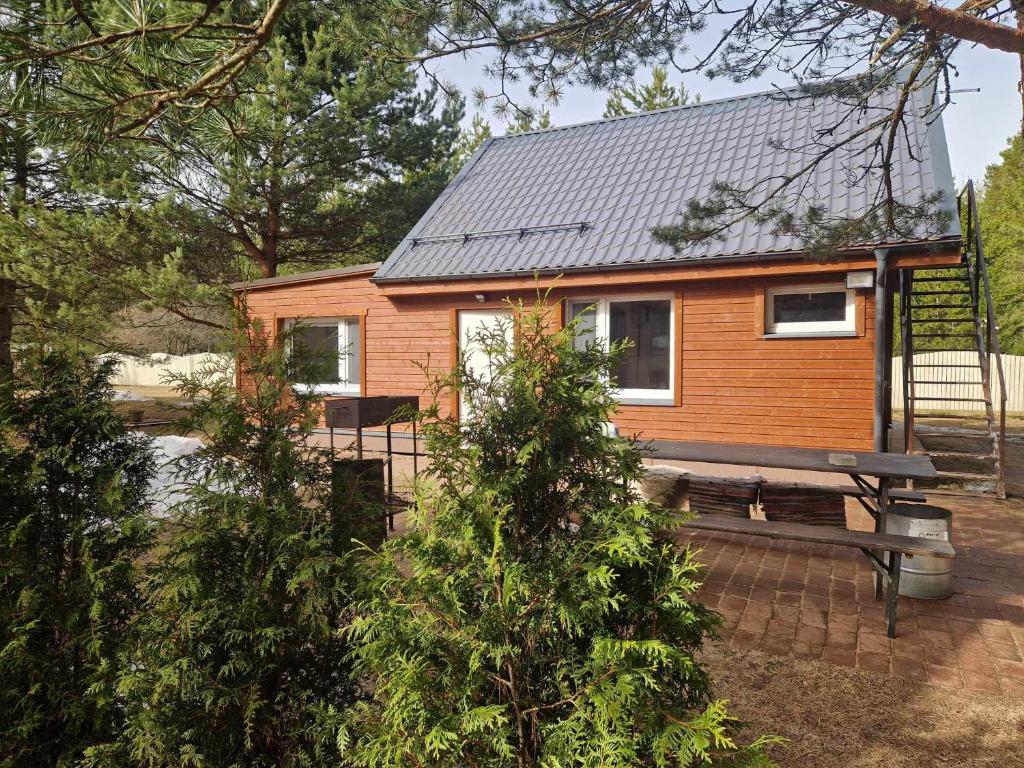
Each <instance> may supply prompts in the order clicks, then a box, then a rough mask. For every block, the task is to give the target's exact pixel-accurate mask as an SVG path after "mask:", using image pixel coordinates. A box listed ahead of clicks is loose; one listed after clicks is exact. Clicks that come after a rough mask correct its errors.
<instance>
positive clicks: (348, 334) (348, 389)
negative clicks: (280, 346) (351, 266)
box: [285, 315, 366, 397]
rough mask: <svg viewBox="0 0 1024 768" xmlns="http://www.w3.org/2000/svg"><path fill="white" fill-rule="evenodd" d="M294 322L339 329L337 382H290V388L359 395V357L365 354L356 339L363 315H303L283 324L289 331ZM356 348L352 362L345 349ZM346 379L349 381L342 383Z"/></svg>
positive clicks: (358, 335) (318, 393) (325, 393)
mask: <svg viewBox="0 0 1024 768" xmlns="http://www.w3.org/2000/svg"><path fill="white" fill-rule="evenodd" d="M296 325H300V326H303V327H315V328H330V327H337V329H338V378H339V379H341V380H342V381H339V382H338V383H336V384H331V383H324V384H306V383H303V382H293V383H292V388H293V389H295V391H296V392H307V393H310V394H317V395H351V396H354V397H358V396H359V395H360V394H361V393H360V379H361V378H362V377H361V376H360V370H359V368H360V365H361V361H362V356H363V355H364V354H366V350H364V349H360V346H359V342H360V336H361V335H362V334H361V329H362V318H361V317H359V316H355V315H350V316H346V317H310V318H302V319H299V320H286V321H285V327H286V328H287V329H288V330H292V329H293V328H294V327H295V326H296ZM353 348H355V350H356V355H355V357H356V364H355V365H353V360H352V358H353V356H352V354H351V353H349V352H348V350H351V349H353ZM291 354H292V340H291V338H289V340H288V355H289V357H290V356H291ZM343 382H348V383H343Z"/></svg>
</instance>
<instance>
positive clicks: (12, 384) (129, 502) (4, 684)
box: [0, 347, 154, 768]
mask: <svg viewBox="0 0 1024 768" xmlns="http://www.w3.org/2000/svg"><path fill="white" fill-rule="evenodd" d="M21 352H22V355H21V359H20V361H19V362H20V365H19V369H18V373H17V375H16V377H15V378H14V379H13V380H8V381H5V382H4V384H3V385H2V386H0V766H4V768H14V767H15V766H25V767H26V768H29V767H31V768H36V766H44V765H45V766H67V765H75V764H77V762H78V761H79V760H80V759H81V758H82V755H83V754H84V752H85V750H86V749H88V748H89V747H91V746H92V745H95V744H98V743H102V742H104V741H106V740H108V739H110V738H112V737H113V735H114V734H115V733H116V732H117V730H118V728H119V727H120V725H121V721H122V717H121V715H122V712H121V709H120V707H119V705H118V702H117V700H116V698H115V697H114V695H113V692H112V688H113V683H114V678H115V674H116V663H117V658H118V655H119V652H120V651H121V649H122V647H123V645H124V638H125V633H126V626H127V624H128V622H129V619H130V618H131V616H132V614H133V613H134V611H135V610H136V609H137V607H138V605H139V602H140V597H139V592H138V589H137V581H138V569H137V566H136V560H137V559H138V558H139V556H140V555H142V554H143V553H144V552H145V551H146V549H147V547H148V546H149V544H150V540H151V526H150V518H149V511H150V504H151V499H150V489H149V481H150V479H151V478H152V476H153V472H154V464H153V457H152V452H151V447H150V442H149V440H148V439H147V438H146V437H144V436H143V435H139V434H137V433H133V432H131V431H129V430H128V429H127V427H126V426H125V423H124V421H123V420H122V419H121V417H120V416H118V414H117V413H116V411H115V409H114V407H113V404H112V393H111V388H110V385H109V378H110V376H111V374H112V372H113V371H112V367H111V364H109V363H104V364H101V365H99V366H94V365H93V363H92V361H91V360H90V359H89V358H88V357H86V356H84V355H82V354H79V353H77V352H75V351H73V350H67V349H42V348H37V347H26V348H23V349H22V350H21Z"/></svg>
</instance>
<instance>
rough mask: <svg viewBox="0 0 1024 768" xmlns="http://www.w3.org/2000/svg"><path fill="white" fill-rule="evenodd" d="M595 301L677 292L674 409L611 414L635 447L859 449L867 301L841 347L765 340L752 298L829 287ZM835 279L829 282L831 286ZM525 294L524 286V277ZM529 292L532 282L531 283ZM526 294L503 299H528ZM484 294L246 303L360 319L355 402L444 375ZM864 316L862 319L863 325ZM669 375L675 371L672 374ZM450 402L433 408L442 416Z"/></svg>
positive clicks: (359, 288)
mask: <svg viewBox="0 0 1024 768" xmlns="http://www.w3.org/2000/svg"><path fill="white" fill-rule="evenodd" d="M618 277H619V278H620V282H619V284H618V285H616V286H615V288H614V289H606V290H603V291H600V294H601V295H602V296H612V295H615V294H622V295H637V294H641V295H642V294H643V293H647V292H651V293H655V292H657V293H666V292H672V293H674V294H675V295H676V299H675V301H676V308H677V312H676V314H677V319H676V323H677V327H676V332H677V334H678V338H679V339H680V343H679V344H678V345H677V348H680V347H681V349H682V365H681V366H680V368H681V374H682V375H681V376H680V377H679V378H680V380H681V386H680V390H679V393H678V395H677V397H678V398H679V399H678V400H677V405H673V406H654V405H650V406H632V405H631V406H626V405H624V406H621V407H620V408H619V410H618V412H617V415H616V417H615V421H616V423H617V424H618V426H619V428H620V430H621V431H622V432H623V433H624V434H630V435H632V434H636V435H638V436H639V437H641V438H646V439H654V438H662V439H678V440H708V441H715V442H738V443H767V444H774V445H793V446H820V447H833V448H845V449H850V450H852V449H870V448H871V442H872V414H873V382H874V371H873V365H874V363H873V360H874V357H873V354H874V352H873V339H874V306H873V305H874V302H873V296H872V295H871V292H861V293H859V294H858V307H857V310H858V324H857V325H858V335H857V336H856V337H852V338H809V339H765V338H763V337H762V335H763V317H762V313H763V311H764V309H763V300H762V299H761V298H759V295H763V293H762V292H763V289H764V288H765V287H768V286H772V285H794V284H805V283H813V282H817V281H822V280H823V279H824V280H828V278H827V277H825V276H823V275H814V274H812V275H809V276H808V277H807V278H806V279H805V278H799V279H794V278H792V277H789V278H784V279H781V280H778V279H749V278H744V279H737V280H720V281H714V282H705V283H687V284H686V285H685V290H682V291H681V292H680V288H681V286H680V284H678V283H669V284H661V285H649V284H648V285H643V286H638V285H635V284H630V282H629V280H628V278H629V276H628V275H627V274H620V275H618ZM834 280H835V278H831V280H830V281H832V282H834ZM524 285H531V283H530V281H525V280H524ZM531 288H532V285H531ZM534 295H535V293H534V292H533V291H532V290H531V289H525V290H523V291H522V292H521V293H516V294H513V295H512V296H513V297H522V298H524V299H526V300H527V301H529V300H530V299H531V297H532V296H534ZM594 295H595V291H594V289H593V288H586V289H584V288H575V287H572V288H568V287H567V289H566V290H556V291H555V292H553V293H552V295H551V299H552V300H553V301H559V302H560V301H561V300H562V299H564V298H567V297H572V296H576V297H590V298H592V297H593V296H594ZM502 298H504V297H503V296H502V297H499V296H497V295H495V294H488V296H487V301H486V302H484V303H478V302H476V301H475V300H474V298H473V296H472V295H465V294H463V295H458V296H452V295H448V296H439V295H430V294H427V295H424V296H421V297H401V298H399V297H389V296H386V295H385V294H384V292H383V291H382V290H381V289H379V288H377V287H376V286H374V285H373V284H372V283H370V282H369V281H368V280H367V278H366V276H365V275H360V276H354V277H352V278H341V279H333V280H330V281H320V282H313V283H307V284H299V285H282V286H281V287H279V288H265V289H261V290H257V291H253V292H251V293H250V294H249V295H248V306H249V309H250V312H251V314H253V315H254V316H260V317H263V318H271V317H273V316H275V315H276V317H277V318H279V319H292V318H302V317H310V318H311V317H317V316H319V317H335V316H340V317H343V316H355V315H361V314H362V313H363V312H365V319H364V327H365V338H366V341H365V348H364V350H362V351H363V360H364V363H363V364H364V365H365V371H366V372H365V377H366V385H365V388H364V394H366V395H400V394H418V395H420V398H421V399H420V404H421V406H426V405H427V401H426V398H427V396H428V392H427V389H426V384H427V380H426V377H425V376H424V374H423V371H422V370H421V368H420V365H425V366H429V367H430V368H434V369H447V368H448V367H450V366H451V364H452V362H453V355H454V354H455V350H456V349H457V346H456V343H455V342H454V339H453V332H454V331H455V329H453V327H452V323H453V320H452V318H453V317H454V316H455V315H454V311H455V310H458V309H474V308H483V307H492V306H500V304H501V299H502ZM862 318H863V319H862ZM677 370H679V369H677ZM450 407H451V406H450V401H449V402H443V403H441V408H442V412H444V413H447V412H449V409H450Z"/></svg>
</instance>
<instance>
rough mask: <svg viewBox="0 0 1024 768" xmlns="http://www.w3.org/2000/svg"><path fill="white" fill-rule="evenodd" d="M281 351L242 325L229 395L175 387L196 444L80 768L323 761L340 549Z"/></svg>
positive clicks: (342, 586) (306, 414)
mask: <svg viewBox="0 0 1024 768" xmlns="http://www.w3.org/2000/svg"><path fill="white" fill-rule="evenodd" d="M278 341H279V342H280V341H281V339H280V338H278ZM285 346H286V345H285V344H282V343H273V342H272V341H271V340H270V339H268V337H267V334H265V333H264V332H263V330H262V329H260V328H259V327H258V326H247V327H245V328H244V334H243V338H242V340H241V342H240V345H239V348H240V350H241V352H240V360H241V367H242V371H241V381H242V386H241V387H240V388H237V389H236V387H235V382H234V381H232V380H230V379H228V380H226V381H225V380H224V379H223V378H218V377H215V376H210V375H206V374H200V375H199V376H198V377H195V378H191V379H183V380H181V381H180V382H179V386H180V388H181V390H182V391H183V392H184V394H185V396H187V397H188V398H189V399H190V400H191V402H192V404H193V405H192V410H191V415H190V417H189V421H188V424H187V425H186V426H187V427H188V429H189V431H191V432H192V433H198V434H201V435H202V437H203V443H204V445H203V447H202V448H201V449H199V450H198V451H196V452H195V453H193V454H190V455H189V456H187V457H185V458H184V459H183V460H182V463H181V466H180V469H179V479H180V483H181V488H180V489H179V490H180V493H182V494H183V495H184V498H183V500H182V501H181V502H180V503H178V504H177V505H175V506H174V507H173V508H172V509H171V514H170V517H169V519H168V520H167V522H166V524H165V525H164V527H163V529H162V531H161V543H160V544H159V545H158V548H157V552H156V557H155V558H154V561H153V564H152V565H151V567H150V569H149V572H148V575H147V579H146V581H145V583H144V589H145V595H146V603H145V606H144V609H143V610H142V611H140V612H139V614H138V618H137V620H136V621H135V623H134V627H133V629H134V641H133V646H132V648H131V649H130V652H129V653H127V654H126V655H125V660H124V663H123V666H122V673H121V677H120V680H119V682H118V686H117V691H118V693H119V695H120V696H122V697H124V700H125V705H126V707H127V711H128V717H127V725H126V727H125V729H124V731H123V732H122V734H121V736H120V738H119V739H118V740H117V742H116V743H114V744H111V745H108V746H107V747H105V748H103V749H97V750H93V753H92V755H91V757H92V761H93V763H95V764H99V765H109V764H117V763H118V762H119V761H120V762H127V763H129V764H131V765H134V766H167V767H168V768H170V767H171V766H174V767H175V768H177V767H178V766H209V767H210V768H230V767H231V766H246V767H247V768H254V767H256V766H275V768H282V767H283V768H288V767H291V766H320V765H324V766H327V765H330V766H335V765H338V764H339V761H338V754H337V745H336V737H335V735H336V726H335V722H334V721H335V719H336V718H337V717H338V714H339V713H340V711H341V710H342V709H343V708H344V707H345V706H347V705H348V704H349V702H350V701H351V700H352V699H353V697H354V696H355V695H356V692H357V691H356V687H355V685H354V684H353V681H352V678H351V676H350V674H349V663H348V662H347V661H346V657H347V653H348V647H347V645H346V642H345V640H344V639H343V638H342V637H341V635H340V633H339V627H340V626H341V624H342V623H344V622H345V621H347V620H348V619H347V617H346V610H347V606H348V594H349V589H350V585H349V573H350V568H349V565H348V562H347V552H346V550H348V549H350V548H351V544H350V542H347V541H346V542H344V543H341V542H338V541H337V540H336V538H335V537H334V536H332V530H331V526H330V524H329V516H330V515H329V503H330V498H331V485H330V480H331V468H330V457H329V455H328V453H327V452H326V451H325V450H322V449H319V448H317V447H316V446H314V445H310V444H309V443H308V440H309V438H310V434H311V432H312V430H313V428H314V427H315V425H316V423H317V415H318V399H317V398H316V397H314V396H312V395H307V394H302V393H300V392H293V391H291V389H290V387H289V385H288V383H287V381H286V378H287V377H286V372H287V361H286V360H285Z"/></svg>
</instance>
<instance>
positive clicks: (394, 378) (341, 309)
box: [247, 275, 451, 408]
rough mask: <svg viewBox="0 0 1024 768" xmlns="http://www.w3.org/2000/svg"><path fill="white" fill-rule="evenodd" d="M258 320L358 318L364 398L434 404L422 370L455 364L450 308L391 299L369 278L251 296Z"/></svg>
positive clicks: (287, 287) (288, 287)
mask: <svg viewBox="0 0 1024 768" xmlns="http://www.w3.org/2000/svg"><path fill="white" fill-rule="evenodd" d="M247 304H248V307H249V313H250V315H251V316H252V317H254V318H262V319H264V320H266V319H267V318H270V317H273V316H276V317H278V318H280V319H287V320H294V319H312V318H316V317H359V318H360V319H361V323H360V337H361V339H362V341H363V345H362V346H363V348H362V349H361V350H360V353H361V367H362V370H361V371H360V373H361V378H362V381H361V384H362V394H364V395H418V396H419V397H420V407H421V408H423V407H426V406H427V405H428V404H429V402H428V400H429V397H428V395H429V393H428V391H427V377H426V376H425V375H424V372H423V369H422V368H421V366H425V367H427V368H433V369H436V370H447V369H448V368H449V367H450V365H451V342H450V339H449V336H450V334H449V309H448V305H447V304H442V303H440V302H437V301H431V302H429V303H427V302H422V301H416V300H402V301H399V302H396V301H392V300H390V299H388V298H387V297H385V296H384V295H383V294H382V293H381V292H380V291H379V290H378V289H377V288H376V287H375V286H374V285H373V284H372V283H371V282H369V280H367V276H366V275H356V276H353V277H342V278H338V279H334V280H330V281H326V280H325V281H318V282H310V283H300V284H297V285H287V284H286V285H282V286H280V287H273V288H263V289H260V290H256V291H252V292H250V293H249V294H248V296H247Z"/></svg>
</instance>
